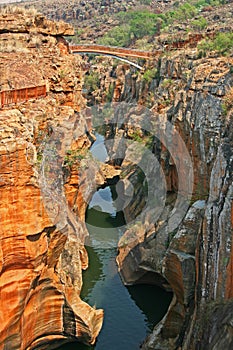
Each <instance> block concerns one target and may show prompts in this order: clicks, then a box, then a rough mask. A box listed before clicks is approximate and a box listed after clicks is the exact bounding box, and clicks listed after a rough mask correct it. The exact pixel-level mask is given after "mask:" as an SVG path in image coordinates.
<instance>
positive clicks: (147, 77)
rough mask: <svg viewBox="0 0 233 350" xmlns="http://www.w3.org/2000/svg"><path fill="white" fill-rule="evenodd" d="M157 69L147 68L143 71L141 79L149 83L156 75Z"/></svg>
mask: <svg viewBox="0 0 233 350" xmlns="http://www.w3.org/2000/svg"><path fill="white" fill-rule="evenodd" d="M157 74H158V70H157V68H152V69H147V70H146V71H145V73H144V74H143V77H142V78H143V80H145V81H146V82H147V83H150V82H151V81H152V80H153V79H155V78H156V77H157Z"/></svg>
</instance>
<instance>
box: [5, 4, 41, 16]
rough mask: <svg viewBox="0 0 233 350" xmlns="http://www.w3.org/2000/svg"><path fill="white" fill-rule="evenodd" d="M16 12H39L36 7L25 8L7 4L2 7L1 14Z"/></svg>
mask: <svg viewBox="0 0 233 350" xmlns="http://www.w3.org/2000/svg"><path fill="white" fill-rule="evenodd" d="M7 14H15V15H27V16H34V17H35V16H36V15H37V14H38V11H37V9H35V8H34V7H30V8H25V7H20V6H14V5H7V6H2V7H0V15H7Z"/></svg>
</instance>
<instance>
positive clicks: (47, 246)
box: [0, 12, 103, 350]
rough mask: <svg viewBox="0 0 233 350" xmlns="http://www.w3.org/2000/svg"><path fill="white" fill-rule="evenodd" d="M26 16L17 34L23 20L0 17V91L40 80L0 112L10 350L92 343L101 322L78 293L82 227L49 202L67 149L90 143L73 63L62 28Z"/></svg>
mask: <svg viewBox="0 0 233 350" xmlns="http://www.w3.org/2000/svg"><path fill="white" fill-rule="evenodd" d="M39 19H41V20H39ZM31 20H32V22H33V25H32V26H30V30H27V28H26V27H27V25H28V16H24V15H22V13H21V12H19V14H17V13H15V14H14V15H13V16H8V15H6V14H4V15H1V13H0V25H2V26H3V27H4V34H0V47H1V53H0V55H1V61H0V71H1V74H0V87H1V89H3V90H4V89H9V88H10V89H11V88H20V87H22V88H23V87H27V86H38V85H40V84H41V82H43V83H45V84H46V86H47V94H48V95H47V97H46V98H44V99H41V100H35V101H30V102H28V103H26V104H21V105H18V106H12V107H11V108H7V109H5V110H1V111H0V125H1V126H0V129H1V140H0V164H1V170H0V218H1V226H0V349H11V350H14V349H15V350H16V349H17V350H19V349H22V350H24V349H45V348H47V347H48V346H51V348H55V347H58V346H59V345H61V344H62V343H65V342H68V341H80V342H84V343H87V344H93V343H94V342H95V340H96V337H97V335H98V333H99V331H100V329H101V326H102V321H103V311H102V310H95V309H93V308H91V307H90V306H89V305H88V304H86V303H84V302H83V301H82V300H81V299H80V297H79V295H80V291H81V288H82V270H83V269H86V268H87V266H88V257H87V253H86V251H85V248H84V238H85V234H86V231H85V230H84V228H83V223H82V222H81V220H79V219H78V218H77V217H76V218H74V217H73V214H72V212H71V210H70V209H69V208H68V207H67V204H66V200H65V191H64V192H62V193H61V194H62V195H63V200H61V199H60V201H58V199H57V198H56V193H57V192H56V191H57V189H58V190H60V187H59V185H61V188H62V186H63V180H61V182H60V183H59V181H58V179H60V178H61V177H62V172H61V169H62V162H63V160H64V157H65V154H66V150H67V148H72V147H74V148H75V147H76V149H80V148H81V147H83V146H84V145H88V144H90V141H89V140H88V137H87V125H86V122H85V120H84V119H82V117H80V116H79V114H77V111H78V110H80V108H81V107H82V106H84V101H83V98H82V96H81V93H80V90H81V84H82V74H81V64H82V63H81V61H80V59H79V58H77V57H76V58H75V57H72V56H70V55H68V53H67V50H66V48H65V46H64V44H63V41H62V38H60V37H58V36H57V35H58V34H68V33H69V34H70V29H69V30H68V32H67V28H66V27H64V26H63V28H62V27H61V25H60V24H55V23H53V24H51V22H47V20H45V19H44V18H43V17H39V15H37V17H36V18H34V19H33V18H32V19H31ZM25 28H26V29H25ZM18 31H21V33H20V34H19V33H15V32H18ZM0 32H1V30H0ZM12 32H14V33H12ZM29 32H30V33H29ZM32 32H33V34H32ZM44 34H46V35H44ZM49 34H52V35H53V36H50V35H49ZM8 39H9V42H11V41H12V42H14V43H15V45H14V48H13V49H12V50H10V49H9V47H8V48H7V46H6V45H5V44H6V40H8ZM77 125H78V127H77ZM51 145H52V146H53V148H52V151H51V147H50V146H51ZM84 147H86V146H84ZM48 150H50V151H51V153H50V154H51V157H50V158H46V156H45V152H47V151H48ZM43 154H44V156H43ZM57 166H59V167H58V168H57V172H56V171H55V170H56V169H55V168H56V167H57ZM56 185H58V186H56ZM53 186H55V187H54V190H53V191H52V187H53ZM76 187H77V186H76ZM59 194H60V193H59Z"/></svg>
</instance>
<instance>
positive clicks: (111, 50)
mask: <svg viewBox="0 0 233 350" xmlns="http://www.w3.org/2000/svg"><path fill="white" fill-rule="evenodd" d="M69 49H70V51H71V52H77V53H78V52H93V53H94V52H100V53H106V54H116V55H117V54H118V55H122V56H131V57H139V58H151V57H153V56H154V53H153V52H149V51H142V50H137V49H130V48H124V47H118V46H104V45H95V44H80V45H69Z"/></svg>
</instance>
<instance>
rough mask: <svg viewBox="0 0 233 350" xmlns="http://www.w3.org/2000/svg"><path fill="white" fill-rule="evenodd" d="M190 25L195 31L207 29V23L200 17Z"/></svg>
mask: <svg viewBox="0 0 233 350" xmlns="http://www.w3.org/2000/svg"><path fill="white" fill-rule="evenodd" d="M191 25H192V27H193V28H194V29H196V30H203V29H205V28H206V27H207V25H208V22H207V20H206V19H205V18H204V17H202V16H200V17H198V19H195V20H193V21H192V22H191Z"/></svg>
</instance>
